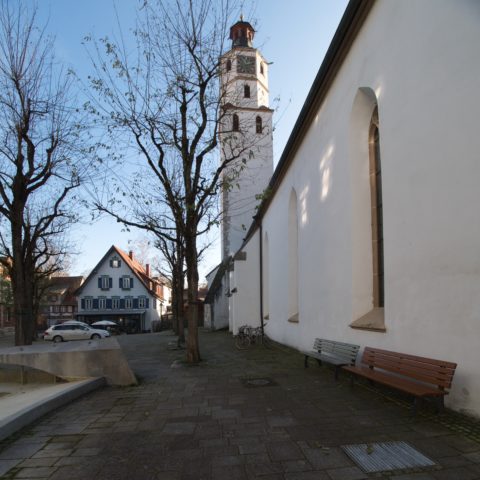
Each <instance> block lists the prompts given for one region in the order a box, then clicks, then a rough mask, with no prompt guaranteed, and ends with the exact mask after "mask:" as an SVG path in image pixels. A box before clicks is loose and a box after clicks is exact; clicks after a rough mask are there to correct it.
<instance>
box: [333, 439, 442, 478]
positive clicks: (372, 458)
mask: <svg viewBox="0 0 480 480" xmlns="http://www.w3.org/2000/svg"><path fill="white" fill-rule="evenodd" d="M342 450H343V451H344V452H345V453H346V454H347V455H348V456H349V457H350V458H351V459H352V460H353V461H354V462H355V463H356V464H357V465H358V466H359V467H360V468H361V469H362V470H363V471H364V472H366V473H378V472H391V471H392V470H408V469H413V468H424V467H433V466H435V465H436V463H435V462H434V461H432V460H430V459H429V458H428V457H426V456H425V455H423V454H422V453H420V452H419V451H417V450H415V449H414V448H413V447H412V446H411V445H409V444H408V443H406V442H383V443H360V444H358V445H343V446H342Z"/></svg>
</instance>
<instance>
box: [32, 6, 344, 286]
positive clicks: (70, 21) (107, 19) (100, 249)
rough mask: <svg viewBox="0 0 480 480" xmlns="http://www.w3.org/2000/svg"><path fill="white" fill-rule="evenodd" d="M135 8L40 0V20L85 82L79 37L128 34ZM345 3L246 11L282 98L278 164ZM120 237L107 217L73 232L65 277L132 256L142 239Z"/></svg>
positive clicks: (208, 263) (212, 258)
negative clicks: (116, 250) (125, 253)
mask: <svg viewBox="0 0 480 480" xmlns="http://www.w3.org/2000/svg"><path fill="white" fill-rule="evenodd" d="M138 3H140V2H137V0H116V1H113V0H82V1H78V0H39V1H38V8H39V20H40V22H45V21H48V26H47V31H48V32H49V33H51V34H53V35H54V36H55V39H56V41H55V52H56V54H57V57H58V59H59V60H60V61H62V62H63V63H65V64H66V65H67V66H68V67H71V68H73V69H75V70H76V71H77V72H78V74H79V75H80V76H81V77H83V78H85V77H86V75H88V74H89V71H90V65H89V61H88V58H87V56H86V53H85V51H84V49H83V46H82V44H81V43H82V39H83V37H84V36H85V35H87V34H93V35H94V36H96V37H101V36H105V35H109V36H111V35H112V33H114V32H115V31H116V24H117V18H116V15H117V14H118V19H119V22H120V25H121V27H122V30H124V31H128V29H129V28H130V27H131V26H132V24H133V23H132V22H133V19H134V18H135V7H136V6H137V5H138ZM245 3H247V2H245ZM347 3H348V2H347V0H298V1H297V2H292V1H291V0H258V1H257V2H256V3H255V4H254V6H253V9H252V8H250V7H249V8H245V14H246V15H248V14H249V13H250V12H252V10H253V15H254V16H255V18H254V19H252V18H247V17H246V18H245V20H247V21H250V22H252V23H253V21H255V27H256V30H257V33H256V36H255V40H254V45H255V47H257V48H259V49H260V50H261V52H262V54H263V55H264V57H265V58H266V59H267V60H268V61H269V62H273V63H272V65H271V66H270V70H269V76H270V100H271V101H272V100H273V99H274V98H276V97H279V98H280V102H279V105H278V110H277V112H276V113H275V115H274V124H275V132H274V160H275V163H276V162H277V161H278V159H279V158H280V155H281V154H282V151H283V148H284V146H285V143H286V141H287V140H288V137H289V135H290V132H291V130H292V128H293V125H294V123H295V121H296V119H297V116H298V114H299V112H300V110H301V108H302V106H303V103H304V101H305V98H306V96H307V93H308V91H309V89H310V86H311V84H312V82H313V80H314V78H315V75H316V73H317V71H318V69H319V67H320V64H321V62H322V60H323V57H324V55H325V53H326V51H327V48H328V46H329V44H330V41H331V39H332V36H333V34H334V33H335V30H336V28H337V26H338V23H339V21H340V18H341V16H342V14H343V12H344V10H345V8H346V5H347ZM114 6H115V7H116V8H114ZM115 11H116V12H117V14H116V13H115ZM121 230H122V228H121V226H120V225H119V224H117V223H116V222H114V221H112V220H110V219H108V218H105V219H103V220H100V221H98V222H96V223H94V224H91V225H79V226H78V227H76V228H75V229H74V231H73V239H74V241H76V242H77V244H78V247H77V249H78V251H79V252H80V255H78V256H77V257H75V259H74V264H73V266H72V268H71V271H70V273H71V274H72V275H79V274H85V273H88V272H89V271H90V270H91V269H92V268H93V267H94V266H95V264H96V263H97V262H98V261H99V260H100V259H101V258H102V256H103V255H104V254H105V252H106V251H107V249H108V248H109V247H110V246H111V245H112V244H115V245H117V246H119V247H120V248H123V249H124V250H129V248H130V245H129V241H130V242H131V241H135V240H137V239H138V238H143V237H144V236H145V235H144V234H143V233H142V232H138V233H137V232H135V231H131V232H122V231H121ZM213 237H218V232H213ZM219 250H220V241H219V239H218V241H216V242H215V243H214V245H213V246H212V248H211V251H210V252H209V254H207V255H206V257H205V259H204V261H203V263H202V265H201V268H200V278H201V280H203V276H204V275H205V273H207V272H208V271H209V270H211V269H212V268H213V267H214V266H215V265H216V264H217V263H218V262H219V259H220V253H219Z"/></svg>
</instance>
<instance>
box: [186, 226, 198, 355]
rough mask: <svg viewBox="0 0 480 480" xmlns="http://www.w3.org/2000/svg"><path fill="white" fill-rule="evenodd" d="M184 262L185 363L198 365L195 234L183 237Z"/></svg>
mask: <svg viewBox="0 0 480 480" xmlns="http://www.w3.org/2000/svg"><path fill="white" fill-rule="evenodd" d="M185 261H186V264H187V283H188V288H187V292H188V336H187V362H188V363H198V362H199V361H200V360H201V358H200V348H199V345H198V258H197V245H196V234H195V233H194V234H193V235H192V234H189V235H185Z"/></svg>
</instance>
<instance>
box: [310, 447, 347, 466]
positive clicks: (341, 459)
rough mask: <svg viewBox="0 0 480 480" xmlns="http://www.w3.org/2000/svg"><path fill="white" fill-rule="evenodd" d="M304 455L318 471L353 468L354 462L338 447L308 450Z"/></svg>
mask: <svg viewBox="0 0 480 480" xmlns="http://www.w3.org/2000/svg"><path fill="white" fill-rule="evenodd" d="M303 453H304V454H305V457H306V458H307V460H308V461H309V462H310V463H311V464H312V466H313V468H314V469H316V470H326V469H332V468H338V467H351V466H352V465H353V464H352V461H351V460H350V459H349V458H348V456H347V455H346V454H345V453H344V452H343V450H341V449H340V448H338V447H324V448H306V449H303Z"/></svg>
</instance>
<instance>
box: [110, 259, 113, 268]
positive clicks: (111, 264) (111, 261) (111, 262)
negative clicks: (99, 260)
mask: <svg viewBox="0 0 480 480" xmlns="http://www.w3.org/2000/svg"><path fill="white" fill-rule="evenodd" d="M112 267H113V259H110V268H112Z"/></svg>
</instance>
